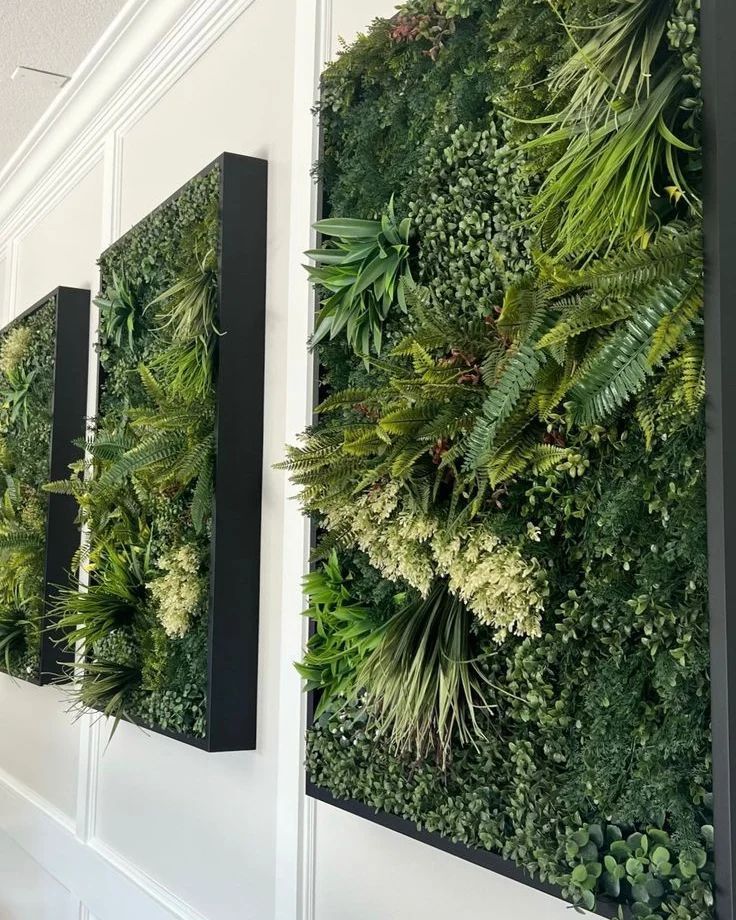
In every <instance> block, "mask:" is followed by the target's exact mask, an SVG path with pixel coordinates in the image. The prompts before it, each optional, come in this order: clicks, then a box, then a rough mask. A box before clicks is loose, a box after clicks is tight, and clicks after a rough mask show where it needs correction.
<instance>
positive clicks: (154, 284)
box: [57, 154, 267, 751]
mask: <svg viewBox="0 0 736 920" xmlns="http://www.w3.org/2000/svg"><path fill="white" fill-rule="evenodd" d="M266 176H267V171H266V164H265V162H264V161H262V160H256V159H253V158H249V157H240V156H236V155H233V154H223V155H222V156H221V157H220V158H219V159H218V160H217V161H216V162H215V163H213V164H211V165H210V166H208V167H207V168H206V169H205V170H203V171H202V173H200V174H199V175H198V176H196V177H195V178H194V179H192V180H191V181H190V182H189V183H187V185H186V186H184V187H183V188H182V189H181V190H180V191H179V192H177V193H176V194H175V195H174V196H172V198H171V199H169V200H168V201H167V202H165V203H164V204H163V205H161V206H160V207H159V208H157V209H156V210H155V211H154V212H153V213H152V214H150V215H149V216H148V217H146V218H144V219H143V220H142V221H141V222H140V223H139V224H137V225H136V226H135V227H134V228H133V229H132V230H130V231H129V232H128V233H126V234H125V236H123V237H122V238H121V239H120V240H118V241H117V242H116V243H115V244H113V245H112V246H111V247H110V248H109V249H108V250H107V251H106V252H105V253H104V254H103V256H102V257H101V260H100V265H101V286H102V295H101V297H100V298H99V299H98V301H97V303H98V305H99V307H100V317H101V319H100V343H99V347H100V356H101V370H102V377H101V385H100V394H99V410H98V414H97V430H96V432H95V435H94V437H93V439H92V441H91V442H90V452H91V458H92V459H91V468H90V469H89V470H88V472H89V473H90V474H91V478H89V479H87V480H84V479H83V478H82V477H81V472H82V471H81V470H80V471H79V475H78V477H77V478H75V479H73V480H72V481H71V483H63V482H62V483H60V484H59V485H58V486H57V488H58V490H59V491H72V492H73V493H74V494H76V495H77V497H78V500H79V504H80V506H81V508H82V510H83V518H84V520H85V521H87V523H88V525H89V528H90V531H91V541H90V548H89V565H88V567H89V570H90V573H91V584H90V588H89V590H88V591H86V592H83V593H78V592H75V591H74V590H73V589H70V590H69V591H68V592H67V593H66V595H65V604H66V613H67V615H66V617H65V618H64V619H63V620H62V624H61V625H62V628H63V629H65V630H66V633H67V641H68V642H69V643H72V642H76V641H78V640H79V639H80V637H81V638H82V639H83V640H84V641H85V642H86V658H85V660H84V662H85V663H84V665H83V667H82V673H81V681H80V685H79V687H80V689H79V695H78V701H79V703H80V704H81V705H84V706H91V707H92V708H97V709H100V710H101V711H103V712H105V713H106V714H107V715H109V716H112V717H113V718H114V719H115V720H116V721H118V720H119V719H121V718H122V719H126V720H129V721H132V722H135V723H137V724H140V725H143V726H145V727H147V728H151V729H153V730H154V731H159V732H161V733H163V734H167V735H169V736H170V737H173V738H176V739H177V740H181V741H185V742H186V743H188V744H191V745H194V746H197V747H201V748H204V749H206V750H208V751H223V750H245V749H250V748H253V747H254V746H255V732H256V688H257V661H258V595H259V590H258V585H259V548H260V483H261V430H262V391H263V334H264V287H265V239H266V236H265V235H266ZM80 626H81V629H82V632H81V633H79V632H78V627H80Z"/></svg>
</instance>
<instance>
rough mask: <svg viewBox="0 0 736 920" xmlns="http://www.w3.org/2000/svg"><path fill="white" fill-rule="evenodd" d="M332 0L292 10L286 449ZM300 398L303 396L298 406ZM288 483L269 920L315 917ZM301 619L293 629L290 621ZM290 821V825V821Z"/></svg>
mask: <svg viewBox="0 0 736 920" xmlns="http://www.w3.org/2000/svg"><path fill="white" fill-rule="evenodd" d="M332 6H333V0H299V2H298V5H297V22H296V36H297V38H296V49H295V60H294V106H293V128H292V177H291V226H290V239H289V254H290V258H289V265H290V275H289V320H288V328H287V341H286V360H285V363H284V366H285V367H286V368H287V380H286V393H287V402H286V432H285V437H286V440H287V441H288V442H291V443H293V441H294V439H295V438H296V436H297V434H298V433H299V432H301V431H303V430H304V428H305V427H306V426H307V425H308V424H309V423H310V420H311V414H312V399H311V398H310V397H311V394H312V390H313V387H314V384H313V379H314V363H313V360H312V356H311V354H310V353H309V352H308V350H307V349H306V348H305V345H304V343H305V342H306V341H307V339H308V338H309V334H310V332H311V329H312V324H313V317H314V309H315V303H314V295H313V292H312V287H311V285H310V283H309V280H308V278H307V275H306V272H305V271H304V270H303V268H302V262H303V253H304V251H305V250H306V249H310V248H313V246H314V245H315V234H314V231H313V230H312V229H311V226H312V224H313V223H314V221H315V220H316V218H317V216H318V214H317V210H318V207H319V199H318V190H317V187H316V184H315V183H314V182H313V181H312V179H311V170H312V166H313V164H314V162H315V160H316V159H317V156H318V153H319V128H318V125H317V122H316V119H315V118H314V116H313V115H312V108H313V106H314V102H315V99H316V98H317V95H318V88H319V78H320V73H321V71H322V67H323V65H324V62H325V61H326V60H327V59H328V58H329V57H330V53H331V49H332V45H333V40H332V22H333V15H332ZM305 393H306V394H307V399H305ZM296 491H297V490H296V489H294V488H293V487H292V486H291V485H288V486H287V495H286V501H285V503H284V524H283V532H284V533H285V534H291V535H292V538H291V539H289V540H287V541H285V546H284V559H283V574H282V604H281V609H282V617H283V620H282V624H281V636H282V640H281V654H280V660H281V662H282V669H281V675H280V676H281V681H280V688H279V752H278V795H277V805H276V808H277V816H276V821H277V841H276V892H275V895H276V900H275V916H276V920H314V916H315V914H314V904H315V898H314V886H315V833H316V822H315V808H314V802H313V801H312V800H311V799H308V798H307V797H306V795H305V793H304V768H303V764H304V757H305V743H304V740H305V732H306V698H305V696H304V693H303V692H302V684H301V679H300V677H299V675H298V674H297V672H296V670H295V669H294V668H291V667H288V666H286V665H284V664H283V663H285V662H291V661H298V660H299V659H300V658H301V655H302V650H303V647H304V643H305V641H306V638H307V631H308V625H307V623H306V621H304V620H303V619H301V618H297V617H296V613H297V611H299V610H301V609H303V606H304V597H303V594H302V589H301V581H302V577H303V575H304V573H305V572H306V571H307V568H308V558H309V551H310V526H309V522H308V521H307V520H306V519H305V518H304V517H303V516H302V513H301V510H300V507H299V504H298V502H297V501H295V500H294V499H295V495H296ZM300 619H301V622H299V620H300ZM294 816H297V821H295V820H294Z"/></svg>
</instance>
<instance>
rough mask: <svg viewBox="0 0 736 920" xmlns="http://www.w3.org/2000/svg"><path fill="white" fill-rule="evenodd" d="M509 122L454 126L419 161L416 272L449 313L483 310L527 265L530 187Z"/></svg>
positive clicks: (484, 312)
mask: <svg viewBox="0 0 736 920" xmlns="http://www.w3.org/2000/svg"><path fill="white" fill-rule="evenodd" d="M506 132H507V123H506V122H505V121H504V120H502V119H495V118H492V119H491V120H490V125H489V126H488V127H485V128H483V129H477V130H476V129H473V128H469V127H465V126H460V127H459V128H458V129H457V130H456V131H454V132H453V133H452V134H451V135H450V137H449V144H447V146H445V147H444V149H441V150H440V149H437V148H432V149H430V150H429V152H428V153H427V156H426V159H425V161H424V162H423V163H422V164H421V165H420V168H419V171H418V175H417V181H416V198H415V199H414V200H413V201H412V203H411V205H410V208H411V214H412V219H413V221H414V225H415V226H416V229H417V247H416V248H417V263H418V266H419V273H420V280H421V281H422V282H423V283H424V284H427V285H428V287H429V288H430V289H431V291H432V293H433V294H434V296H435V298H436V299H437V301H438V302H439V303H443V304H450V303H451V304H452V305H453V312H454V313H455V314H460V315H463V314H465V315H467V316H470V317H473V316H475V317H478V316H486V315H488V314H490V313H492V312H493V310H494V308H496V307H498V306H499V305H500V304H501V302H502V299H503V293H502V292H503V288H504V286H505V285H506V284H508V283H510V282H512V281H515V280H518V278H519V276H520V275H521V274H523V273H525V272H526V271H528V270H529V268H530V265H531V254H530V247H529V240H528V235H527V234H525V232H524V231H523V230H522V228H521V226H520V224H521V223H522V222H523V221H524V220H525V219H526V218H527V217H528V213H529V204H528V197H529V194H530V191H531V188H532V182H531V181H530V179H529V176H528V171H527V170H525V162H524V157H523V154H522V153H520V151H519V150H518V149H514V148H513V147H511V146H509V145H508V143H507V142H506Z"/></svg>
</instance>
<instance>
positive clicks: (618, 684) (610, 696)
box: [309, 426, 710, 916]
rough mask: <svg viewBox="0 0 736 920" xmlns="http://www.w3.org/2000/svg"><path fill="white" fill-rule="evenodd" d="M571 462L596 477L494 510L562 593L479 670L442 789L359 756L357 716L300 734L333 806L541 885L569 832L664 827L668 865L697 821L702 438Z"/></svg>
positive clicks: (702, 775) (555, 478) (375, 757)
mask: <svg viewBox="0 0 736 920" xmlns="http://www.w3.org/2000/svg"><path fill="white" fill-rule="evenodd" d="M577 447H578V450H580V451H581V452H582V453H583V454H585V455H586V468H588V469H602V470H605V473H606V476H605V478H601V477H592V476H583V477H581V478H574V479H571V478H569V477H567V476H564V475H560V474H550V475H548V476H545V477H539V478H531V479H527V480H526V481H524V480H522V481H520V482H518V484H517V485H516V486H515V487H514V488H513V490H512V491H511V492H510V494H509V496H508V499H507V502H508V505H509V508H510V509H516V511H517V513H518V514H519V515H520V516H521V517H522V519H526V520H532V521H534V523H535V524H536V525H537V526H538V527H539V528H540V530H541V531H542V533H543V534H547V535H549V542H546V543H545V547H546V551H547V552H549V553H553V554H555V555H557V556H558V557H559V563H560V568H559V580H558V581H557V583H556V585H555V593H554V597H553V603H552V604H551V605H550V607H549V613H548V621H547V628H546V629H545V630H544V631H543V635H542V637H541V639H525V640H523V641H521V642H519V641H515V640H509V641H507V642H506V643H504V644H503V645H502V646H500V647H499V648H497V649H496V650H495V651H494V654H493V655H492V656H490V657H489V658H487V659H486V667H487V668H488V673H487V679H488V690H487V693H488V695H489V697H490V703H491V705H492V706H493V709H492V710H490V711H489V714H488V715H485V714H484V713H483V712H481V713H479V720H480V726H481V728H485V735H486V739H485V740H480V741H478V742H477V750H476V749H475V748H474V747H473V746H472V745H471V746H469V747H465V748H462V747H455V748H453V752H452V760H451V761H450V763H449V765H448V766H447V769H446V772H445V775H444V777H441V776H439V775H437V772H436V771H437V770H438V768H437V767H434V766H432V765H431V761H428V762H426V763H425V764H423V765H422V766H420V767H417V766H416V765H415V766H414V767H412V768H411V769H410V768H409V763H408V762H406V761H402V759H401V758H397V757H396V756H395V755H392V754H390V753H388V752H387V751H386V750H385V747H383V746H382V745H380V744H379V743H374V742H372V737H373V732H374V731H375V729H374V728H371V722H370V720H367V719H366V716H365V714H364V707H363V706H362V705H361V706H360V707H359V709H360V712H361V713H363V715H362V716H361V718H360V720H359V722H358V725H359V726H363V727H362V728H361V729H360V733H359V734H358V735H353V729H352V728H351V727H350V726H351V724H352V722H351V718H347V719H345V720H344V721H343V722H341V723H340V726H337V725H333V726H332V728H334V727H337V728H338V733H337V735H333V734H332V732H331V727H330V726H329V725H327V726H324V727H323V726H321V725H319V726H316V727H315V728H314V730H313V731H312V733H311V735H310V754H309V763H310V770H311V771H312V776H313V778H314V780H315V781H316V782H318V783H319V784H322V785H326V786H327V787H328V788H330V789H332V790H333V791H334V792H335V794H337V795H338V796H344V797H345V796H346V797H352V798H359V799H361V800H363V801H367V802H368V803H369V804H370V805H373V806H375V807H377V808H382V809H386V810H389V811H392V812H394V813H397V814H402V815H404V816H407V817H410V818H411V819H412V820H415V821H417V822H420V823H421V824H422V825H423V826H425V827H428V828H429V829H436V830H439V831H440V832H442V833H445V834H447V835H448V836H451V837H452V838H453V839H459V840H462V841H464V842H467V843H469V844H471V845H474V846H481V847H487V848H490V849H494V850H498V851H500V852H503V853H504V854H505V855H506V856H508V857H509V858H513V859H515V860H517V861H519V862H521V863H522V864H523V865H525V866H527V867H528V868H529V869H531V870H538V871H541V873H542V874H543V875H544V876H545V877H551V878H562V877H563V876H565V875H566V874H568V873H569V867H568V862H567V859H568V857H567V856H566V855H565V852H564V850H563V851H560V841H561V840H562V839H563V832H564V829H565V828H567V827H571V830H570V833H572V832H573V831H574V830H576V829H577V828H576V827H575V822H576V821H578V822H579V824H578V826H580V825H582V824H584V823H585V822H586V821H588V822H591V823H594V822H595V821H596V820H599V819H600V817H602V816H609V817H611V816H612V818H613V821H614V822H615V823H616V824H618V825H620V826H621V827H624V828H627V827H629V828H631V827H642V829H644V828H645V827H646V826H648V825H657V826H660V827H664V828H665V829H666V830H667V832H668V833H669V834H670V835H671V837H672V839H673V841H674V847H675V848H676V849H677V850H678V851H679V852H682V853H688V852H690V851H691V850H692V848H694V847H697V846H699V845H700V844H699V843H698V840H699V837H700V834H699V828H700V825H701V824H707V823H709V821H710V818H709V813H708V808H707V795H706V793H707V788H708V783H709V775H710V739H709V732H708V722H707V713H708V707H709V685H708V673H707V671H708V649H707V598H706V585H707V557H706V551H705V508H704V465H703V459H704V458H703V431H702V428H701V427H700V426H696V427H695V428H694V429H693V430H691V431H686V432H683V433H680V434H677V435H674V436H672V437H671V438H669V439H668V440H666V441H658V442H657V443H656V445H655V447H654V449H653V450H652V452H651V453H649V454H647V452H646V447H645V445H644V443H643V441H642V439H641V438H640V437H636V436H634V435H630V436H628V437H625V438H624V439H623V440H622V439H621V437H620V436H617V435H616V434H615V433H613V432H612V433H611V434H610V435H608V436H605V437H603V438H602V439H601V440H599V441H598V442H597V446H596V441H592V440H591V441H586V442H584V443H581V444H579V445H578V446H577ZM545 539H546V537H545ZM568 546H569V547H574V552H573V554H572V556H570V554H569V552H568V550H567V549H566V548H567V547H568ZM493 688H499V689H498V690H494V689H493ZM346 726H347V727H346ZM342 732H346V733H347V738H349V739H350V743H349V744H347V743H345V742H344V741H343V740H342ZM575 816H578V817H577V818H576V817H575ZM706 881H707V876H706ZM598 890H600V889H598ZM696 916H697V915H696Z"/></svg>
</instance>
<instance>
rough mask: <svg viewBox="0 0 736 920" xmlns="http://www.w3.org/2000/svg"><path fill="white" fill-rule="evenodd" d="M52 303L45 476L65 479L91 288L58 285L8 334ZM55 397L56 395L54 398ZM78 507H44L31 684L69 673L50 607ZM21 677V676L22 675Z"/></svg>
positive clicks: (55, 500)
mask: <svg viewBox="0 0 736 920" xmlns="http://www.w3.org/2000/svg"><path fill="white" fill-rule="evenodd" d="M52 300H53V301H54V303H55V326H56V328H55V334H54V384H53V391H52V407H51V411H52V421H51V443H50V445H49V479H50V480H57V479H64V478H66V477H67V476H68V475H69V464H70V463H74V462H75V461H76V460H79V459H81V457H82V451H81V449H80V448H79V447H77V446H75V444H74V443H73V442H74V441H75V440H76V439H78V438H81V437H83V436H84V430H85V419H86V415H87V371H88V362H89V318H90V292H89V291H88V290H83V289H81V288H70V287H58V288H56V289H55V290H53V291H51V293H50V294H47V295H46V297H43V298H41V300H39V301H37V302H36V303H35V304H33V306H32V307H29V308H28V309H27V310H24V312H23V313H21V314H20V316H17V317H15V319H13V320H12V321H11V322H10V323H8V324H7V325H6V326H5V328H4V329H3V330H2V332H3V333H4V332H7V331H8V330H9V329H12V327H13V326H14V325H16V324H17V323H19V322H20V321H21V320H23V319H26V318H27V317H28V316H30V315H31V314H33V313H35V312H36V311H37V310H39V309H41V307H44V306H46V304H48V303H49V301H52ZM57 395H58V396H59V398H57ZM80 539H81V535H80V530H79V525H78V523H77V506H76V503H75V501H74V499H73V498H72V497H71V496H68V495H56V494H52V495H49V497H48V505H47V511H46V545H45V559H44V614H43V626H44V630H43V632H42V634H41V649H40V656H41V660H40V667H39V673H38V674H37V675H34V677H32V678H30V680H29V683H35V684H40V685H44V684H50V683H56V682H58V680H59V678H61V677H64V676H66V675H67V673H68V666H69V665H70V664H71V663H72V662H73V661H74V654H73V652H70V651H68V650H67V649H66V648H65V647H64V646H63V645H61V644H59V639H60V636H59V634H58V633H57V631H56V630H55V629H54V618H53V615H52V610H53V607H54V604H55V602H56V598H57V596H58V591H59V586H60V585H63V584H65V583H66V581H67V579H68V577H69V567H70V565H71V563H72V559H73V557H74V554H75V553H76V552H77V550H78V549H79V545H80ZM23 679H25V678H23Z"/></svg>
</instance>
